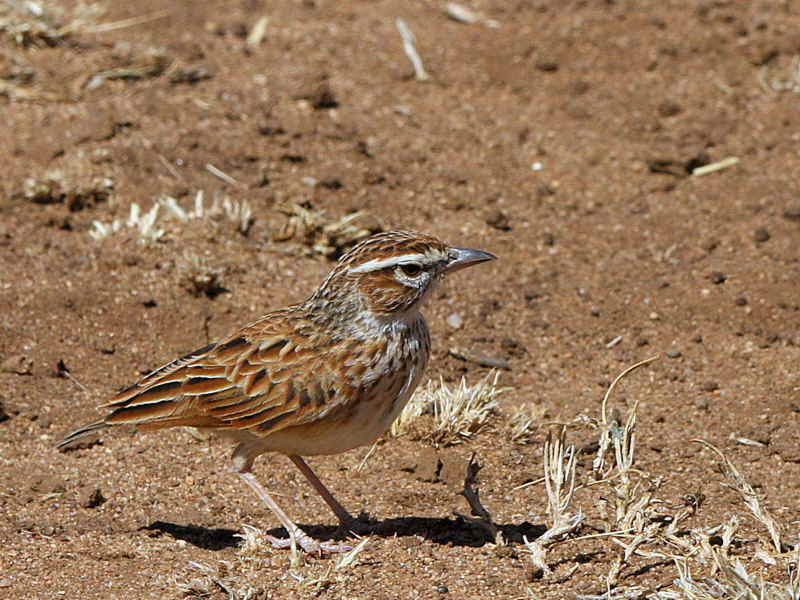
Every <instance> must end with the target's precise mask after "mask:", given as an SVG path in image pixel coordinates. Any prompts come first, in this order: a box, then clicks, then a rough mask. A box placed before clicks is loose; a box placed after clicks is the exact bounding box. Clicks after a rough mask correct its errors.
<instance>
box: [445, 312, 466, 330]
mask: <svg viewBox="0 0 800 600" xmlns="http://www.w3.org/2000/svg"><path fill="white" fill-rule="evenodd" d="M447 324H448V325H449V326H450V327H452V328H453V329H461V326H462V325H463V324H464V319H463V318H462V317H461V315H459V314H458V313H453V314H452V315H450V316H449V317H447Z"/></svg>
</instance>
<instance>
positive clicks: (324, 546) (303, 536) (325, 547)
mask: <svg viewBox="0 0 800 600" xmlns="http://www.w3.org/2000/svg"><path fill="white" fill-rule="evenodd" d="M237 475H239V477H240V478H241V479H242V481H244V482H245V483H246V484H247V485H249V486H250V488H251V489H252V490H253V491H254V492H255V493H256V495H257V496H258V497H259V498H261V501H262V502H263V503H264V504H265V505H266V506H267V508H269V509H270V510H271V511H272V512H273V513H274V514H275V516H276V517H278V521H280V523H281V525H283V527H284V528H285V529H286V531H287V532H288V533H289V539H288V540H279V539H277V538H275V537H273V536H267V539H269V541H270V542H271V543H272V545H273V546H275V547H276V548H289V547H291V545H292V543H294V544H295V545H296V546H299V547H300V548H302V549H303V550H304V551H305V552H307V553H309V554H320V555H321V554H323V553H326V552H327V553H331V554H332V553H335V552H347V551H348V550H352V548H351V547H350V546H343V545H339V544H334V543H332V542H319V541H317V540H315V539H314V538H312V537H311V536H310V535H308V534H307V533H306V532H305V531H303V530H302V529H300V528H299V527H298V526H297V525H295V524H294V523H292V520H291V519H289V517H288V516H287V515H286V513H285V512H283V510H282V509H281V507H280V506H278V504H277V503H276V502H275V500H273V499H272V496H270V495H269V493H268V492H267V490H266V489H264V486H262V485H261V484H260V483H259V482H258V480H257V479H256V477H255V475H253V474H252V473H251V472H250V471H245V472H239V473H237Z"/></svg>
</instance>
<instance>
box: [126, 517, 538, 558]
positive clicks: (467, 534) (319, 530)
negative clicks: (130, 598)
mask: <svg viewBox="0 0 800 600" xmlns="http://www.w3.org/2000/svg"><path fill="white" fill-rule="evenodd" d="M359 523H360V526H359V527H358V534H359V535H361V536H365V535H369V536H377V537H383V538H390V537H417V536H418V537H421V538H423V539H426V540H429V541H431V542H434V543H436V544H442V545H450V546H471V547H475V548H477V547H480V546H483V545H485V544H487V543H494V539H492V536H491V535H490V534H489V532H488V531H486V530H485V529H483V528H482V527H479V526H477V525H473V524H471V523H468V522H466V521H464V520H462V519H450V518H436V517H398V518H394V519H384V520H383V521H370V522H366V521H363V520H360V521H359ZM497 527H498V528H499V529H500V531H501V532H502V534H503V538H504V539H505V540H506V541H507V542H509V543H522V541H523V537H525V538H527V539H528V540H532V539H536V538H537V537H539V536H540V535H542V533H544V532H545V530H546V529H547V528H546V527H544V526H542V525H534V524H532V523H528V522H527V521H526V522H524V523H520V524H518V525H498V526H497ZM300 528H301V529H303V531H305V532H307V533H308V534H309V535H311V536H312V537H314V538H315V539H318V540H322V541H326V540H343V539H345V538H347V537H348V536H347V535H345V534H344V532H343V531H342V530H341V529H340V528H338V527H332V526H325V525H300ZM141 531H148V532H151V534H150V535H155V536H158V535H160V534H162V533H166V534H168V535H171V536H172V537H174V538H175V539H179V540H183V541H185V542H187V543H189V544H192V545H193V546H197V547H199V548H204V549H206V550H223V549H225V548H231V547H235V546H238V545H239V544H241V543H242V540H241V538H240V537H238V534H239V532H238V531H235V530H233V529H212V528H208V527H202V526H199V525H177V524H175V523H168V522H165V521H154V522H153V523H151V524H150V525H147V526H146V527H142V528H141ZM268 533H269V534H271V535H274V536H275V537H278V538H288V534H287V533H286V530H285V529H283V528H282V527H281V528H276V529H272V530H270V531H268Z"/></svg>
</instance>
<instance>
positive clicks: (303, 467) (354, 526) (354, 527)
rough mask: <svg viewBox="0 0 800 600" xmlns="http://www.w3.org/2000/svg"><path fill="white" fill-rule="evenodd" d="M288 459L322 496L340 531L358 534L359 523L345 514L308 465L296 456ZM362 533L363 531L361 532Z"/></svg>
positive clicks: (347, 513)
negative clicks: (339, 526)
mask: <svg viewBox="0 0 800 600" xmlns="http://www.w3.org/2000/svg"><path fill="white" fill-rule="evenodd" d="M289 459H290V460H291V461H292V462H293V463H294V464H295V465H296V466H297V468H298V469H300V472H301V473H302V474H303V475H305V478H306V479H308V482H309V483H310V484H311V485H312V486H314V489H315V490H317V493H318V494H319V495H320V496H322V499H323V500H325V504H327V505H328V506H330V507H331V510H332V511H333V514H335V515H336V518H337V519H339V524H340V525H341V529H344V530H345V532H346V533H350V532H351V531H352V532H353V533H359V530H360V529H363V528H361V527H359V526H358V525H359V523H360V521H359V520H358V519H357V518H355V517H354V516H353V515H351V514H350V513H349V512H347V509H346V508H345V507H344V506H342V505H341V504H339V502H338V501H337V500H336V498H334V497H333V494H331V492H330V490H329V489H328V488H326V487H325V484H324V483H322V482H321V481H320V480H319V477H317V475H316V473H314V471H313V470H312V469H311V467H309V466H308V463H306V461H304V460H303V458H302V457H301V456H298V455H297V454H290V455H289ZM361 533H363V531H361Z"/></svg>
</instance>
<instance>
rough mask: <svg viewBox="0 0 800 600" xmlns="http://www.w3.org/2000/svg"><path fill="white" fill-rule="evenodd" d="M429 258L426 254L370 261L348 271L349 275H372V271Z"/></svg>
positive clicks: (404, 255)
mask: <svg viewBox="0 0 800 600" xmlns="http://www.w3.org/2000/svg"><path fill="white" fill-rule="evenodd" d="M426 258H427V257H426V256H425V255H424V254H419V253H415V254H403V255H401V256H392V257H391V258H382V259H380V260H378V259H375V260H370V261H367V262H365V263H364V264H363V265H358V266H357V267H352V268H351V269H348V271H347V272H348V273H370V272H372V271H380V270H381V269H385V268H386V267H393V266H395V265H401V264H403V263H407V262H414V261H418V262H419V261H423V260H425V259H426Z"/></svg>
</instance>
